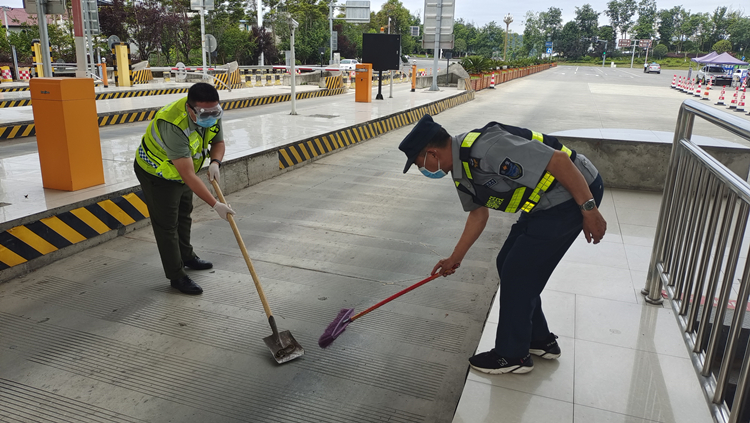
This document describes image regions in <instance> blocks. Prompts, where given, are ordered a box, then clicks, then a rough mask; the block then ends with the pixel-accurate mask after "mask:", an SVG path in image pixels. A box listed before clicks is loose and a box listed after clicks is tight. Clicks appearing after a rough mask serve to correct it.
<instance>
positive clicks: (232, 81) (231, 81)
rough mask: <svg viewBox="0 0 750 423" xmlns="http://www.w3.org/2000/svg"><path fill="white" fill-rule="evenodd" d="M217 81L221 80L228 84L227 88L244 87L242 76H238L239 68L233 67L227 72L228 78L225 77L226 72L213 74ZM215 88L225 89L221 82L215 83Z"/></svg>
mask: <svg viewBox="0 0 750 423" xmlns="http://www.w3.org/2000/svg"><path fill="white" fill-rule="evenodd" d="M214 76H215V77H216V78H217V79H218V80H219V81H221V82H223V83H224V84H226V85H227V86H229V89H232V90H234V89H236V88H244V87H245V84H243V83H242V77H241V76H240V69H239V68H237V69H235V70H234V71H233V72H232V73H230V74H229V78H227V74H226V73H220V74H217V75H214ZM216 89H217V90H226V89H227V87H226V86H224V85H222V84H216Z"/></svg>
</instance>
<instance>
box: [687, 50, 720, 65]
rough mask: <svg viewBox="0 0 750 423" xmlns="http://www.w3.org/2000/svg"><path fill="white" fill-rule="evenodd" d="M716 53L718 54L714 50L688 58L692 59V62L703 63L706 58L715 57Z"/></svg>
mask: <svg viewBox="0 0 750 423" xmlns="http://www.w3.org/2000/svg"><path fill="white" fill-rule="evenodd" d="M718 55H719V53H717V52H715V51H712V52H711V53H708V54H707V55H705V56H701V57H693V58H692V59H690V61H692V62H698V63H705V62H706V60H711V59H713V58H714V57H716V56H718Z"/></svg>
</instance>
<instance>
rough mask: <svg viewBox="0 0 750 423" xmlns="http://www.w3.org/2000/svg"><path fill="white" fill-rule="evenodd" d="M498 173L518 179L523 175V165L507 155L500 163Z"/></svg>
mask: <svg viewBox="0 0 750 423" xmlns="http://www.w3.org/2000/svg"><path fill="white" fill-rule="evenodd" d="M498 173H499V174H500V175H502V176H505V177H506V178H509V179H518V178H520V177H522V176H523V167H522V166H521V165H520V164H518V163H516V162H514V161H512V160H511V159H510V158H509V157H506V158H505V160H503V162H502V163H501V164H500V169H499V171H498Z"/></svg>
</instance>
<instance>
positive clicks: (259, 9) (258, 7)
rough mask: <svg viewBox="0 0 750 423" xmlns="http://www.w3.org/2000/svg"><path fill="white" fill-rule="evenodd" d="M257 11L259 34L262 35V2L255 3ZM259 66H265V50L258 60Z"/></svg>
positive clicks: (258, 0) (261, 52)
mask: <svg viewBox="0 0 750 423" xmlns="http://www.w3.org/2000/svg"><path fill="white" fill-rule="evenodd" d="M255 6H256V9H257V10H258V33H259V34H261V35H262V33H261V30H262V29H263V11H262V9H263V3H261V0H257V1H256V2H255ZM258 65H259V66H263V50H261V51H260V57H259V58H258Z"/></svg>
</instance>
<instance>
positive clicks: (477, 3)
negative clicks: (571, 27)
mask: <svg viewBox="0 0 750 423" xmlns="http://www.w3.org/2000/svg"><path fill="white" fill-rule="evenodd" d="M0 1H1V0H0ZM6 1H7V0H6ZM434 1H435V0H430V2H431V3H432V2H434ZM455 1H456V9H455V18H456V19H458V18H462V19H463V20H464V21H466V22H473V23H474V24H475V25H476V26H480V27H481V26H484V25H485V24H487V23H489V22H491V21H495V22H496V23H497V24H498V25H499V26H501V27H503V28H505V24H504V23H503V18H504V17H505V15H507V14H508V13H510V14H511V15H512V16H513V23H511V24H510V30H511V31H513V32H517V33H520V34H522V33H523V28H524V22H523V21H524V17H525V16H526V12H528V11H529V10H531V11H534V12H543V11H546V10H549V8H550V7H553V6H554V7H557V8H559V9H560V10H562V19H563V25H564V24H565V23H566V22H568V21H571V20H573V19H574V18H575V13H576V7H581V6H583V5H584V4H586V3H588V4H590V5H591V7H593V8H594V10H596V11H597V12H603V11H604V9H606V8H607V3H608V0H591V1H586V0H576V1H573V0H555V1H550V0H525V1H518V0H514V1H495V0H455ZM342 3H343V1H342ZM383 3H385V0H370V9H371V10H372V11H375V12H377V11H378V10H380V8H381V6H382V5H383ZM401 3H402V4H403V5H404V7H405V8H407V9H408V10H409V11H411V13H412V14H413V15H416V14H417V12H419V15H420V16H422V17H424V13H423V11H424V4H425V0H401ZM741 4H745V5H747V2H746V1H744V2H739V1H737V0H728V1H719V0H684V1H676V0H669V1H666V0H656V7H657V9H671V8H673V7H675V6H677V5H681V6H682V7H684V8H685V9H686V10H690V11H691V12H692V13H699V12H700V13H703V12H713V11H714V10H716V8H717V7H718V6H727V7H729V8H731V9H733V10H738V9H739V10H743V11H744V12H748V11H747V10H744V9H740V5H741ZM599 25H600V26H601V25H609V18H607V16H606V15H604V14H603V13H602V14H601V15H599Z"/></svg>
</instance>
